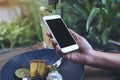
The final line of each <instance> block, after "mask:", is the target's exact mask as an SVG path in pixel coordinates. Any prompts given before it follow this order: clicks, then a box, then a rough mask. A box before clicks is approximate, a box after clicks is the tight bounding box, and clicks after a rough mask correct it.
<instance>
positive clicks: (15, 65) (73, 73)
mask: <svg viewBox="0 0 120 80" xmlns="http://www.w3.org/2000/svg"><path fill="white" fill-rule="evenodd" d="M33 59H44V60H46V63H47V64H50V65H52V64H53V63H54V62H55V61H56V60H58V59H59V56H58V55H56V53H55V51H54V50H52V49H41V50H36V51H30V52H26V53H23V54H20V55H18V56H15V57H14V58H13V59H11V60H10V61H8V63H7V64H5V65H4V67H3V68H2V71H1V76H2V80H15V78H14V76H15V70H16V69H19V68H28V69H29V62H30V60H33ZM59 69H60V70H61V75H62V76H63V80H83V78H84V73H85V71H84V66H83V65H80V64H76V63H72V62H70V61H67V60H63V62H62V64H61V66H60V67H59Z"/></svg>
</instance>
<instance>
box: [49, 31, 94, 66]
mask: <svg viewBox="0 0 120 80" xmlns="http://www.w3.org/2000/svg"><path fill="white" fill-rule="evenodd" d="M69 31H70V33H71V34H72V35H73V37H74V38H75V40H76V41H77V44H78V45H79V49H78V50H75V51H72V52H69V53H67V54H64V53H62V52H61V51H60V47H59V46H58V45H57V43H56V41H55V39H53V38H52V36H51V34H50V33H47V35H48V36H49V37H50V38H51V41H52V45H53V47H54V49H55V50H56V52H57V53H58V54H59V55H61V56H62V57H63V58H65V59H68V60H70V61H73V62H76V63H80V64H88V63H89V61H90V60H92V59H91V58H92V57H91V55H92V53H93V52H94V50H93V48H92V47H91V45H90V44H89V43H88V41H87V40H86V39H85V38H83V37H82V36H80V35H78V34H77V33H75V32H73V31H72V30H70V29H69Z"/></svg>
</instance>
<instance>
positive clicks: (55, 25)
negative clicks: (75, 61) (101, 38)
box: [43, 15, 79, 53]
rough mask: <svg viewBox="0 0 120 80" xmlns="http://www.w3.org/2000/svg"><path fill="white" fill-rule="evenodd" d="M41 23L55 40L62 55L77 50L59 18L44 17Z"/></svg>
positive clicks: (52, 16) (57, 16) (75, 44)
mask: <svg viewBox="0 0 120 80" xmlns="http://www.w3.org/2000/svg"><path fill="white" fill-rule="evenodd" d="M43 21H44V22H45V24H46V26H47V27H48V29H49V31H50V33H51V34H52V36H53V38H55V40H56V41H57V44H58V45H59V47H60V48H61V51H62V52H63V53H68V52H70V51H73V50H76V49H78V48H79V46H78V44H77V43H76V41H75V39H74V38H73V36H72V35H71V34H70V32H69V31H68V28H67V26H66V24H65V23H64V21H63V19H62V18H61V16H59V15H50V16H44V17H43Z"/></svg>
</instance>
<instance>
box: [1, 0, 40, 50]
mask: <svg viewBox="0 0 120 80" xmlns="http://www.w3.org/2000/svg"><path fill="white" fill-rule="evenodd" d="M9 4H10V5H12V6H14V5H20V6H21V10H24V9H23V8H24V7H25V6H26V7H27V9H28V10H27V11H26V12H27V14H28V15H27V16H23V17H21V18H19V19H16V20H13V21H11V22H4V23H0V48H5V47H11V48H13V47H19V46H30V45H33V44H36V43H39V42H40V41H42V31H41V26H40V11H39V8H40V6H41V2H40V0H25V1H24V0H9ZM13 8H14V7H13ZM14 11H16V9H15V10H14ZM21 12H22V11H21ZM16 15H17V12H16Z"/></svg>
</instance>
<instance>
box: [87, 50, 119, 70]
mask: <svg viewBox="0 0 120 80" xmlns="http://www.w3.org/2000/svg"><path fill="white" fill-rule="evenodd" d="M91 58H92V59H91V60H90V61H89V63H88V65H90V66H93V67H98V68H103V69H109V70H114V71H115V70H116V71H120V54H116V53H105V52H100V51H93V53H92V57H91Z"/></svg>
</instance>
